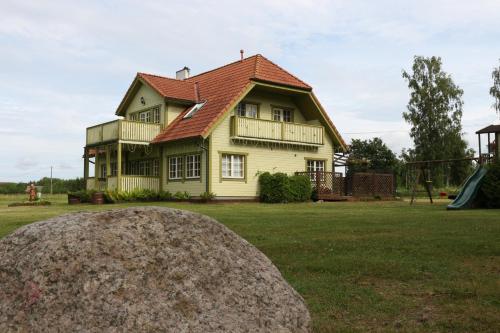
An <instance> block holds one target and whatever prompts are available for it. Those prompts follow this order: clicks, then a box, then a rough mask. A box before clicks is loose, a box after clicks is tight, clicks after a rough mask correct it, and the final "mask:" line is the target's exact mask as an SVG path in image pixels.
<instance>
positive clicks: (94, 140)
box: [87, 119, 161, 145]
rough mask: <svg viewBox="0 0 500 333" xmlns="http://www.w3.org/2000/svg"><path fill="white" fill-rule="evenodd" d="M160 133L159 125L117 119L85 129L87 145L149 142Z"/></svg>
mask: <svg viewBox="0 0 500 333" xmlns="http://www.w3.org/2000/svg"><path fill="white" fill-rule="evenodd" d="M160 131H161V125H160V124H155V123H144V122H138V121H129V120H123V119H117V120H114V121H110V122H108V123H104V124H99V125H96V126H92V127H88V128H87V145H95V144H99V143H104V142H111V141H117V140H123V141H133V142H151V141H152V140H153V139H154V138H155V137H156V136H157V135H158V134H159V133H160Z"/></svg>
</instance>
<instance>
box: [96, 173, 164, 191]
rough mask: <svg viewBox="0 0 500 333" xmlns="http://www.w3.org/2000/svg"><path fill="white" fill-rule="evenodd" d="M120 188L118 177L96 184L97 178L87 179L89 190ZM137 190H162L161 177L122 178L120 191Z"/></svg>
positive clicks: (100, 180)
mask: <svg viewBox="0 0 500 333" xmlns="http://www.w3.org/2000/svg"><path fill="white" fill-rule="evenodd" d="M117 186H118V177H116V176H114V177H107V178H99V179H98V180H97V182H96V180H95V178H93V177H91V178H87V190H97V191H105V190H111V191H113V190H116V189H117ZM135 189H148V190H151V191H155V192H158V191H159V190H160V177H153V176H125V175H123V176H121V177H120V190H121V191H126V192H131V191H133V190H135Z"/></svg>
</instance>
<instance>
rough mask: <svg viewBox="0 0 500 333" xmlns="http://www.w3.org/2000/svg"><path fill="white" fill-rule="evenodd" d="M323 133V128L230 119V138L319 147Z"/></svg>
mask: <svg viewBox="0 0 500 333" xmlns="http://www.w3.org/2000/svg"><path fill="white" fill-rule="evenodd" d="M323 132H324V128H323V126H315V125H308V124H298V123H286V122H280V121H272V120H264V119H256V118H245V117H238V116H233V117H232V119H231V137H232V138H244V139H253V140H257V141H275V142H284V143H287V142H288V143H293V144H306V145H314V146H319V145H322V144H323Z"/></svg>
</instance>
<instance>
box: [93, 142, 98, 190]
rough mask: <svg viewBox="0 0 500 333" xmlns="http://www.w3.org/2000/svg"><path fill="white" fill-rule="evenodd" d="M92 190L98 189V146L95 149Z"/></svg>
mask: <svg viewBox="0 0 500 333" xmlns="http://www.w3.org/2000/svg"><path fill="white" fill-rule="evenodd" d="M94 189H99V146H97V147H95V158H94Z"/></svg>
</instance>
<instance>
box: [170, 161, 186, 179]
mask: <svg viewBox="0 0 500 333" xmlns="http://www.w3.org/2000/svg"><path fill="white" fill-rule="evenodd" d="M182 160H183V158H182V156H170V157H169V158H168V179H170V180H179V179H182V169H183V163H182Z"/></svg>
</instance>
